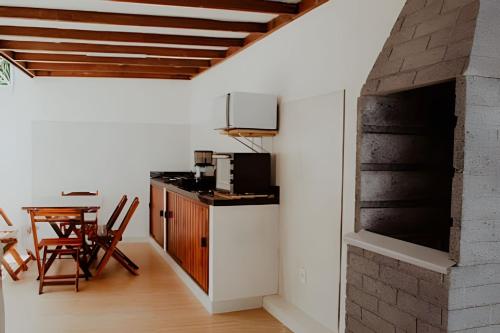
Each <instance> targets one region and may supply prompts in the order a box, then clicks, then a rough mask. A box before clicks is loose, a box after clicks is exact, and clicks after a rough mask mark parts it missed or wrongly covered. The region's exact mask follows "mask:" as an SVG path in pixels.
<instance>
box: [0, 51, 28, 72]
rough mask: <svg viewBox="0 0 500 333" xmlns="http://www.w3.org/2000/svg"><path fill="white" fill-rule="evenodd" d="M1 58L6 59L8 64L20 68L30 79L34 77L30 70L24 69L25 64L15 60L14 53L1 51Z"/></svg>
mask: <svg viewBox="0 0 500 333" xmlns="http://www.w3.org/2000/svg"><path fill="white" fill-rule="evenodd" d="M0 56H1V57H3V58H4V59H6V60H7V61H8V62H10V63H11V64H12V65H14V66H16V67H17V68H19V69H20V70H21V71H23V72H24V73H26V74H27V75H28V76H30V77H34V76H35V75H34V74H33V73H31V72H30V71H29V70H27V69H26V68H24V63H23V62H20V61H18V60H16V59H15V58H14V52H11V51H7V50H0Z"/></svg>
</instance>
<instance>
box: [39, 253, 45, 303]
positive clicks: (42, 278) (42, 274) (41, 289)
mask: <svg viewBox="0 0 500 333" xmlns="http://www.w3.org/2000/svg"><path fill="white" fill-rule="evenodd" d="M46 260H47V247H46V246H44V247H43V258H42V270H41V272H40V284H39V287H38V294H39V295H41V294H43V283H44V279H45V261H46Z"/></svg>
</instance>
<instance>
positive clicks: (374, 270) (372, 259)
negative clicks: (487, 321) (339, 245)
mask: <svg viewBox="0 0 500 333" xmlns="http://www.w3.org/2000/svg"><path fill="white" fill-rule="evenodd" d="M447 306H448V288H447V282H446V279H445V276H444V275H442V274H439V273H436V272H433V271H429V270H426V269H423V268H419V267H417V266H414V265H410V264H407V263H404V262H401V261H398V260H395V259H392V258H388V257H385V256H381V255H378V254H375V253H373V252H370V251H366V250H363V249H361V248H358V247H354V246H349V248H348V268H347V299H346V332H347V333H439V332H446V326H447V313H448V310H447Z"/></svg>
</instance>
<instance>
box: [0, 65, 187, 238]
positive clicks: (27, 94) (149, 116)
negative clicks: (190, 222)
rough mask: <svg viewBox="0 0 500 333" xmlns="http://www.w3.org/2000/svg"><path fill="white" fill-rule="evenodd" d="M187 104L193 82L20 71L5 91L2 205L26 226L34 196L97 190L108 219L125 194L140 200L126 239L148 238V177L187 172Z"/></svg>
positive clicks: (1, 97)
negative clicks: (38, 74) (34, 75)
mask: <svg viewBox="0 0 500 333" xmlns="http://www.w3.org/2000/svg"><path fill="white" fill-rule="evenodd" d="M189 97H190V90H189V82H181V81H159V80H123V79H52V78H48V79H46V78H39V79H29V78H27V77H26V76H25V75H24V74H23V73H20V72H17V71H16V73H15V82H14V85H13V86H11V87H8V88H0V156H1V158H0V188H1V190H0V206H2V207H3V208H5V209H6V211H7V212H8V213H9V215H11V216H12V219H14V220H15V221H17V222H18V223H25V224H27V223H28V221H29V219H28V217H27V215H26V214H24V213H23V212H21V210H20V206H21V205H22V204H27V203H29V202H30V201H31V200H32V197H47V196H57V195H58V194H59V193H60V191H61V190H96V189H98V190H99V191H100V192H101V194H102V200H103V203H102V206H103V210H102V214H101V217H102V218H104V219H107V218H108V216H109V214H110V212H111V211H112V209H113V208H114V206H115V205H116V203H117V200H118V198H119V196H120V195H121V194H122V193H126V194H128V195H129V197H133V196H139V197H140V200H141V206H140V208H139V210H138V211H137V213H136V218H135V220H134V221H133V222H132V224H131V225H130V227H129V229H128V232H127V234H126V236H127V237H147V236H148V221H149V217H148V202H149V192H148V189H149V185H148V184H149V171H150V170H168V169H186V168H189V157H190V153H189V151H190V146H189V125H188V121H189V117H188V111H189V110H188V101H189ZM172 142H175V144H172Z"/></svg>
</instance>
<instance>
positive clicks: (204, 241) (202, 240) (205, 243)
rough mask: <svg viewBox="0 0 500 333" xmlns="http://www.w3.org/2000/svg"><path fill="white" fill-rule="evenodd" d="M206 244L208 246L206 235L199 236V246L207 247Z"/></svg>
mask: <svg viewBox="0 0 500 333" xmlns="http://www.w3.org/2000/svg"><path fill="white" fill-rule="evenodd" d="M207 246H208V240H207V237H201V247H207Z"/></svg>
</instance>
